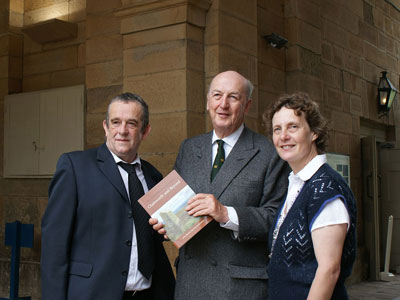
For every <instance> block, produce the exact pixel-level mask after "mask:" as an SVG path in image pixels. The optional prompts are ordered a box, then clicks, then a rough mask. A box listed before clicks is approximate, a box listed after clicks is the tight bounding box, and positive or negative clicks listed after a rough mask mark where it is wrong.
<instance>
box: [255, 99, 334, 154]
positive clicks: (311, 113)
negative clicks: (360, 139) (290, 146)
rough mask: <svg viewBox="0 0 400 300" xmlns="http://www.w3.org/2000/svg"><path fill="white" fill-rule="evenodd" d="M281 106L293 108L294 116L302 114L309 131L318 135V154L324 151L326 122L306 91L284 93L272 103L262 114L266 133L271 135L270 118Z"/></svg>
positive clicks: (326, 137)
mask: <svg viewBox="0 0 400 300" xmlns="http://www.w3.org/2000/svg"><path fill="white" fill-rule="evenodd" d="M282 107H286V108H288V109H292V110H294V113H295V114H296V116H301V115H304V118H305V119H306V121H307V123H308V126H310V129H311V131H312V132H314V133H316V134H317V135H318V138H317V139H316V140H315V144H316V146H317V151H318V154H322V153H325V149H326V146H327V141H328V138H329V135H328V125H327V123H328V122H327V121H326V119H325V118H324V117H323V116H322V115H321V113H320V111H319V106H318V104H317V103H316V102H315V101H312V100H311V99H310V97H309V96H308V94H306V93H303V92H297V93H294V94H291V95H288V94H285V95H282V96H281V97H279V99H278V100H277V101H276V102H275V103H274V104H272V106H271V108H270V109H269V110H268V111H266V112H265V113H264V114H263V120H264V124H265V126H266V128H267V132H268V134H269V135H270V136H271V135H272V118H273V117H274V115H275V113H277V112H278V111H280V110H281V108H282Z"/></svg>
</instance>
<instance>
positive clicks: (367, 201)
mask: <svg viewBox="0 0 400 300" xmlns="http://www.w3.org/2000/svg"><path fill="white" fill-rule="evenodd" d="M361 149H362V176H363V199H362V201H363V202H362V203H363V212H359V214H360V215H361V214H362V216H363V218H364V237H365V243H366V247H367V250H368V252H369V279H370V280H380V248H379V247H380V233H379V224H380V218H379V199H378V164H377V147H376V138H375V136H368V137H365V138H362V139H361Z"/></svg>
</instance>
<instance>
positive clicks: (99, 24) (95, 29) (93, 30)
mask: <svg viewBox="0 0 400 300" xmlns="http://www.w3.org/2000/svg"><path fill="white" fill-rule="evenodd" d="M119 29H120V19H119V18H118V17H115V16H114V15H113V14H101V15H94V14H88V15H87V16H86V36H87V37H88V38H91V37H95V36H98V35H106V34H116V33H119Z"/></svg>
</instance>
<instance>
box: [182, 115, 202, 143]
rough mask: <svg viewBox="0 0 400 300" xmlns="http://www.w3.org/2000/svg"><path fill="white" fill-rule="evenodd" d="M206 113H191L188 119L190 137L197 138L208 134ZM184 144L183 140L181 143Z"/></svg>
mask: <svg viewBox="0 0 400 300" xmlns="http://www.w3.org/2000/svg"><path fill="white" fill-rule="evenodd" d="M205 128H206V117H205V113H197V112H189V113H188V118H187V129H188V137H193V136H197V135H199V134H203V133H204V132H206V130H205ZM181 142H183V140H182V141H181Z"/></svg>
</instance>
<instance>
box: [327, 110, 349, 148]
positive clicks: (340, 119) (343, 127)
mask: <svg viewBox="0 0 400 300" xmlns="http://www.w3.org/2000/svg"><path fill="white" fill-rule="evenodd" d="M331 117H332V119H331V121H332V128H333V130H335V131H336V135H337V134H338V133H339V132H340V133H347V134H351V133H352V132H353V118H352V116H351V114H348V113H345V112H340V111H336V110H333V111H332V114H331ZM336 140H337V139H336ZM336 146H337V145H336ZM337 150H338V149H337V147H336V151H337ZM346 153H348V152H346Z"/></svg>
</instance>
